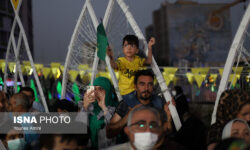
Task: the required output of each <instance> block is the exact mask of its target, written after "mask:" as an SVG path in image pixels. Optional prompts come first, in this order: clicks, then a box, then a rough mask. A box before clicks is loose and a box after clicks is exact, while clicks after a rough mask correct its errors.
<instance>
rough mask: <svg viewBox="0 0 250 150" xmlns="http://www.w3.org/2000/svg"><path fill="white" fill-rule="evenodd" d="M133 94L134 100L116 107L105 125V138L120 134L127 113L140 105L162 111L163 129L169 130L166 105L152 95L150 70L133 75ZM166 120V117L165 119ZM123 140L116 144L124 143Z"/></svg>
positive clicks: (152, 78) (123, 102) (168, 116)
mask: <svg viewBox="0 0 250 150" xmlns="http://www.w3.org/2000/svg"><path fill="white" fill-rule="evenodd" d="M134 84H135V91H136V92H135V93H134V98H133V99H132V100H131V99H129V100H126V99H124V100H122V101H121V102H120V104H119V105H118V106H117V108H116V111H115V114H114V115H113V117H112V118H111V120H110V123H109V124H108V125H107V127H106V130H107V137H108V138H112V137H115V136H117V135H118V134H119V133H122V130H123V128H124V127H125V125H126V123H127V118H128V113H129V111H131V110H132V109H134V108H135V107H138V106H140V105H146V106H151V107H154V108H156V109H158V110H164V111H162V112H161V113H162V115H165V114H166V115H165V116H167V120H166V121H165V122H164V125H163V126H164V129H165V130H167V129H171V128H172V127H171V114H170V111H169V109H168V105H167V104H164V103H165V102H164V101H163V100H162V99H161V98H160V97H159V96H157V95H155V94H153V86H154V74H153V73H152V71H151V70H140V71H138V72H137V73H136V74H135V78H134ZM165 118H166V117H165ZM124 138H125V137H123V139H121V141H118V143H119V142H120V143H122V142H125V140H124Z"/></svg>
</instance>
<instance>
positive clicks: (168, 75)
mask: <svg viewBox="0 0 250 150" xmlns="http://www.w3.org/2000/svg"><path fill="white" fill-rule="evenodd" d="M163 69H164V72H163V73H162V74H163V77H164V79H165V81H166V85H167V86H168V85H169V84H170V82H171V81H173V79H174V77H175V72H176V71H177V70H178V68H174V67H164V68H163Z"/></svg>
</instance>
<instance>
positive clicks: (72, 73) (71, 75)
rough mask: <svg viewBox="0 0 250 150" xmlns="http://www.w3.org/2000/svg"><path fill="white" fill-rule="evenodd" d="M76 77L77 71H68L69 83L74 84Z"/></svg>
mask: <svg viewBox="0 0 250 150" xmlns="http://www.w3.org/2000/svg"><path fill="white" fill-rule="evenodd" d="M77 75H78V71H76V70H70V71H69V76H70V81H71V82H74V81H75V80H76V77H77Z"/></svg>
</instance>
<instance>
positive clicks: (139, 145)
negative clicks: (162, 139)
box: [134, 132, 158, 150]
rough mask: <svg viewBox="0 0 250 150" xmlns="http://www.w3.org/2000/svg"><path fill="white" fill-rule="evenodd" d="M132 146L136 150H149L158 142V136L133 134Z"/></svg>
mask: <svg viewBox="0 0 250 150" xmlns="http://www.w3.org/2000/svg"><path fill="white" fill-rule="evenodd" d="M134 136H135V141H134V146H135V147H136V149H137V150H151V149H152V148H153V147H154V145H155V143H156V142H157V140H158V135H157V134H155V133H151V132H142V133H135V135H134Z"/></svg>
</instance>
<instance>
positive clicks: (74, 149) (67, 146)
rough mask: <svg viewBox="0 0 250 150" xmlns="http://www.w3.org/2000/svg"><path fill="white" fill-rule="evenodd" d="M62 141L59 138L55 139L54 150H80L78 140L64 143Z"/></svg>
mask: <svg viewBox="0 0 250 150" xmlns="http://www.w3.org/2000/svg"><path fill="white" fill-rule="evenodd" d="M61 139H62V138H61V137H59V136H56V137H55V139H54V141H55V143H54V150H79V149H78V145H77V141H76V140H71V141H63V142H62V141H61Z"/></svg>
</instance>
